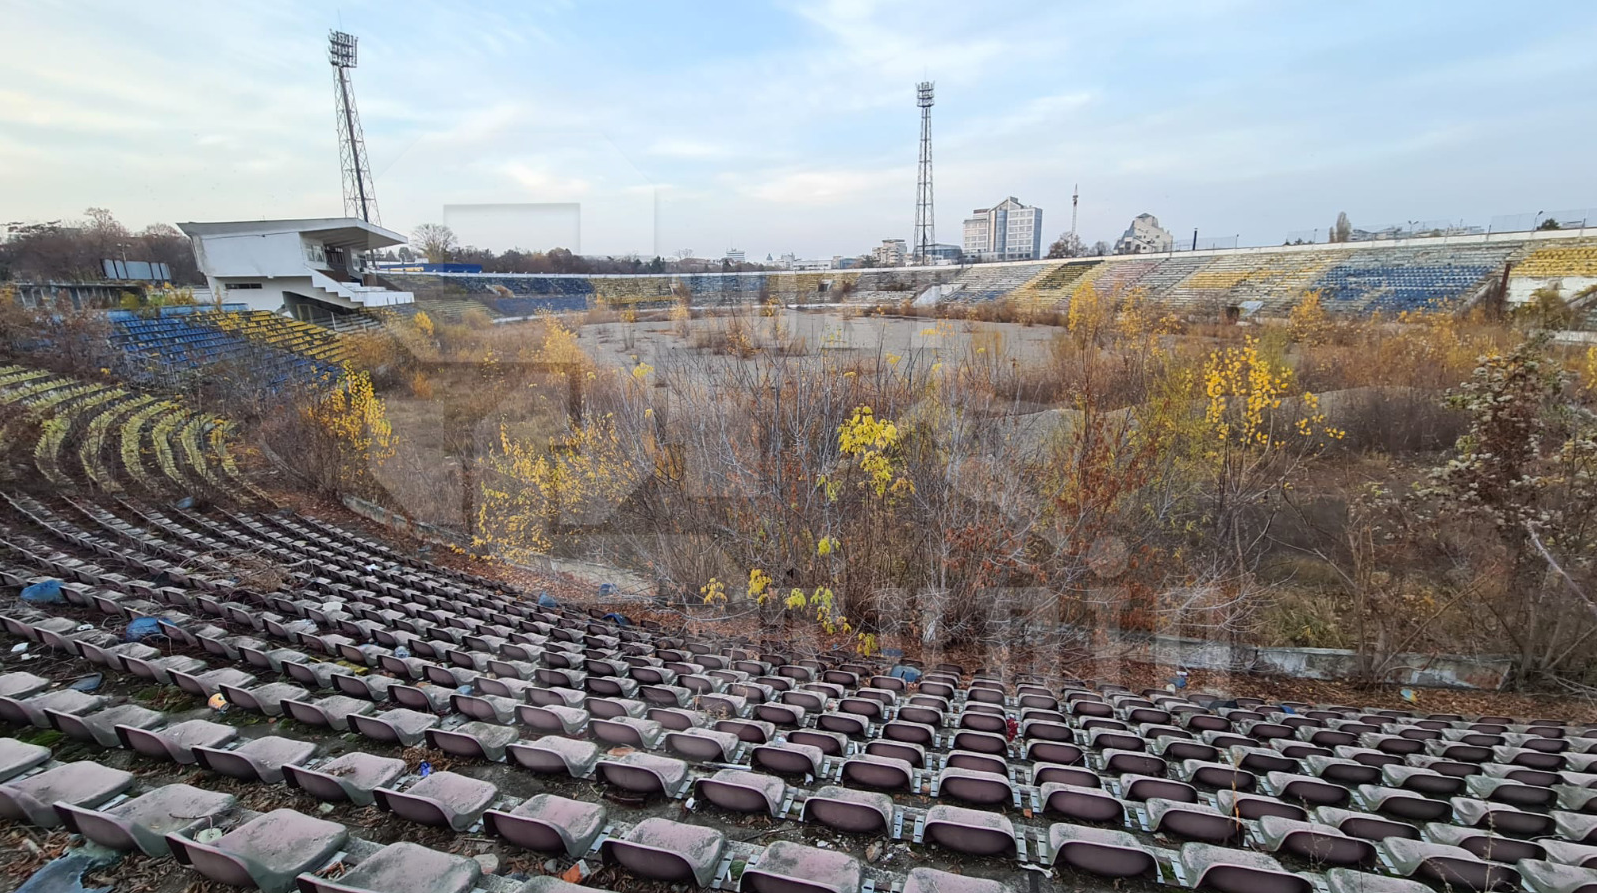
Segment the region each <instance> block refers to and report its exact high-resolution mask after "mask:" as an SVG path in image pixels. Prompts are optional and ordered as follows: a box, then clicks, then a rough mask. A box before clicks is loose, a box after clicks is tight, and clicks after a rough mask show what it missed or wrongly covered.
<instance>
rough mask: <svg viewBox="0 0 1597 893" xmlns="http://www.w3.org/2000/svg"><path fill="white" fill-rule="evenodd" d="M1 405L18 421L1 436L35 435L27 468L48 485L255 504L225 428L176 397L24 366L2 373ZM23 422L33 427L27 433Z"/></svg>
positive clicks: (0, 432)
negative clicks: (16, 411)
mask: <svg viewBox="0 0 1597 893" xmlns="http://www.w3.org/2000/svg"><path fill="white" fill-rule="evenodd" d="M0 405H5V406H11V407H17V408H20V409H21V410H22V411H23V413H24V415H23V416H22V417H20V418H18V419H15V420H13V421H12V422H10V423H8V425H7V426H6V428H5V430H0V442H5V443H7V444H14V445H15V446H14V448H17V449H27V448H28V447H29V446H30V445H29V444H25V443H24V444H17V441H18V439H19V438H20V437H21V436H23V434H24V433H31V434H34V435H35V436H36V437H37V439H36V440H34V441H33V442H32V444H31V452H32V455H33V461H34V464H35V466H36V467H37V469H38V471H39V474H40V475H42V476H43V477H44V479H45V480H47V481H49V482H50V483H51V484H54V485H57V486H71V485H74V484H81V485H83V486H85V487H89V488H92V489H94V490H97V491H99V492H103V493H116V492H123V491H126V490H129V489H132V490H135V491H139V492H143V493H147V494H152V495H154V494H160V493H165V492H170V491H177V492H184V493H193V492H204V493H212V494H215V495H219V496H227V497H230V498H232V499H235V500H238V501H241V502H249V501H251V499H252V497H255V498H261V497H260V493H259V491H258V490H256V489H255V488H254V487H253V486H251V485H249V484H248V483H246V482H245V480H244V478H243V476H242V475H241V474H240V473H239V470H238V468H237V466H236V465H235V464H234V460H233V458H232V456H231V454H230V453H229V452H228V445H227V437H228V426H227V423H226V422H224V421H223V420H221V419H218V418H216V417H214V416H210V415H205V414H202V413H196V412H194V411H193V410H190V409H188V408H186V407H185V406H184V405H183V403H182V401H181V400H179V399H177V398H169V399H158V398H156V397H154V396H151V395H147V394H139V393H136V392H132V391H129V390H127V389H125V388H122V387H117V386H112V385H104V384H98V383H89V382H84V381H82V380H79V379H75V378H72V377H70V376H64V375H56V374H54V373H50V372H45V371H43V370H37V369H29V368H26V367H22V366H4V367H0ZM24 420H32V421H36V422H39V423H40V424H38V425H37V426H32V427H29V426H25V425H24V424H23V421H24Z"/></svg>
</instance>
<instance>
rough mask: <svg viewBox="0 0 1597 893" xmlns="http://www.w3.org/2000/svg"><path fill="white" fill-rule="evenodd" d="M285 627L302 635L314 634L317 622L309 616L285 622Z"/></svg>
mask: <svg viewBox="0 0 1597 893" xmlns="http://www.w3.org/2000/svg"><path fill="white" fill-rule="evenodd" d="M285 628H286V629H289V630H292V631H293V632H296V633H300V634H302V635H312V634H314V633H315V632H316V623H315V621H313V620H311V619H309V618H304V619H301V620H296V621H294V622H293V623H289V624H285Z"/></svg>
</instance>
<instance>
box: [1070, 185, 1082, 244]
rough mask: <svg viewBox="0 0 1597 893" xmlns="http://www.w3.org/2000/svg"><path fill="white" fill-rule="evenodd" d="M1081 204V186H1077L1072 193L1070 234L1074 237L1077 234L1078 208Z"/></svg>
mask: <svg viewBox="0 0 1597 893" xmlns="http://www.w3.org/2000/svg"><path fill="white" fill-rule="evenodd" d="M1080 203H1081V185H1080V184H1077V185H1076V188H1075V189H1074V190H1073V191H1072V192H1071V193H1070V234H1071V235H1072V236H1073V235H1075V234H1076V206H1077V205H1078V204H1080Z"/></svg>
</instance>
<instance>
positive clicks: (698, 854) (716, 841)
mask: <svg viewBox="0 0 1597 893" xmlns="http://www.w3.org/2000/svg"><path fill="white" fill-rule="evenodd" d="M725 849H726V836H725V835H724V834H722V833H721V832H720V831H716V830H715V829H713V828H702V827H699V826H697V825H685V824H682V823H680V822H673V821H671V820H670V819H662V818H648V819H644V820H643V821H641V822H639V823H638V824H637V825H634V826H633V828H632V830H631V831H629V832H627V835H626V837H625V838H620V839H618V838H614V837H612V838H608V839H606V840H605V841H604V842H603V843H602V844H600V845H599V853H600V855H601V856H602V857H603V859H604V861H605V863H606V864H610V865H615V864H619V865H621V866H622V867H623V868H625V869H627V870H628V871H630V872H632V873H634V874H637V875H641V876H643V877H646V878H649V879H651V880H656V881H664V882H667V883H682V882H691V883H694V884H697V885H698V886H700V887H708V886H709V885H710V882H711V881H712V880H713V879H714V878H715V871H716V869H717V867H719V865H720V862H721V854H722V852H723V851H724V850H725Z"/></svg>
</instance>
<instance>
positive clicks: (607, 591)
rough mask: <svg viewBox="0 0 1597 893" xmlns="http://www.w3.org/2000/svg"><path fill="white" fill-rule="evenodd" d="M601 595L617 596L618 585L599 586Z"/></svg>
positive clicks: (603, 584) (602, 584)
mask: <svg viewBox="0 0 1597 893" xmlns="http://www.w3.org/2000/svg"><path fill="white" fill-rule="evenodd" d="M599 594H600V595H601V596H610V595H615V594H616V584H614V583H600V584H599Z"/></svg>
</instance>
